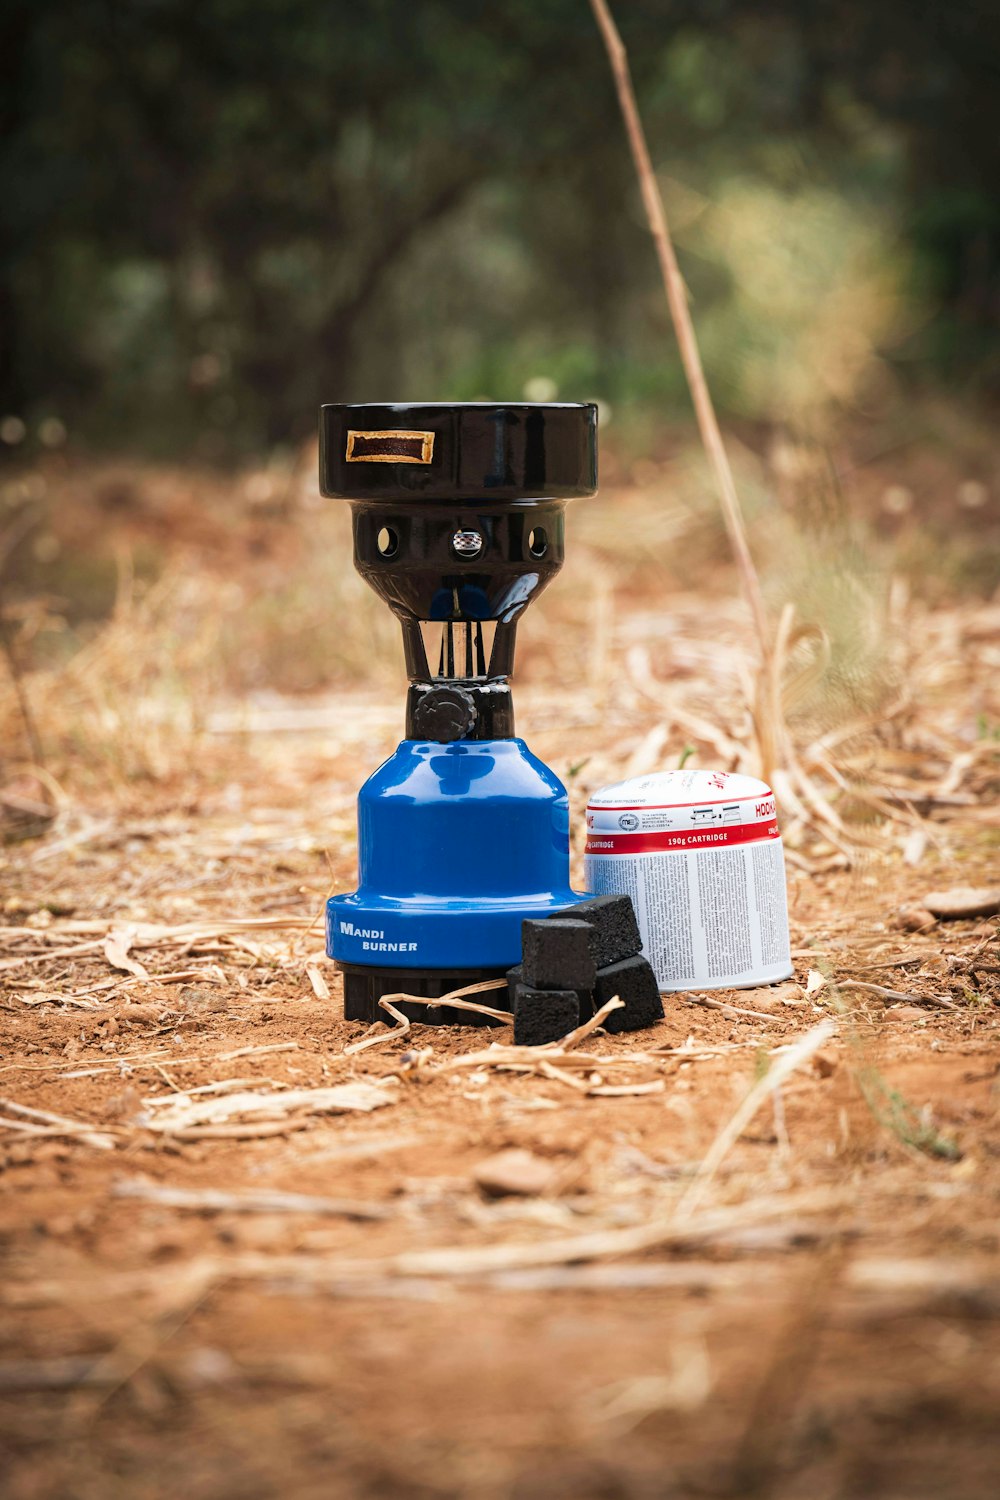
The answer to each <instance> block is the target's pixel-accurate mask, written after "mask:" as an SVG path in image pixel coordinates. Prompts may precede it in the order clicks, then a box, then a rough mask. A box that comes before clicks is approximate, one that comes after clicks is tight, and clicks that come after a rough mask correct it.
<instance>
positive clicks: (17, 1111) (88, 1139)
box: [0, 1099, 117, 1151]
mask: <svg viewBox="0 0 1000 1500" xmlns="http://www.w3.org/2000/svg"><path fill="white" fill-rule="evenodd" d="M0 1109H5V1110H7V1111H8V1112H9V1113H10V1114H12V1115H20V1116H22V1117H23V1118H24V1119H25V1120H31V1121H35V1122H37V1123H38V1124H40V1125H45V1126H56V1127H58V1128H60V1129H61V1130H62V1132H64V1133H68V1134H71V1135H73V1136H76V1137H77V1139H79V1140H81V1141H83V1143H84V1144H85V1145H87V1146H94V1147H95V1148H96V1149H97V1150H98V1151H113V1150H114V1149H115V1146H116V1144H117V1142H116V1141H115V1138H114V1136H112V1135H107V1134H105V1133H104V1132H103V1131H99V1130H94V1129H93V1128H92V1127H91V1126H90V1125H88V1124H87V1122H86V1121H84V1120H71V1119H69V1118H68V1117H67V1116H66V1115H54V1114H53V1113H52V1112H51V1111H50V1110H47V1109H32V1108H29V1106H28V1105H27V1104H18V1103H17V1102H16V1100H14V1099H0ZM0 1123H5V1124H7V1125H8V1127H9V1128H20V1127H19V1126H18V1125H17V1121H15V1120H11V1121H8V1122H0Z"/></svg>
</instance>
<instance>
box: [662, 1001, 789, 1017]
mask: <svg viewBox="0 0 1000 1500" xmlns="http://www.w3.org/2000/svg"><path fill="white" fill-rule="evenodd" d="M678 999H680V1000H684V1001H686V1002H687V1004H688V1005H707V1006H708V1008H709V1009H710V1010H721V1011H726V1012H728V1013H729V1014H730V1015H734V1016H749V1017H750V1019H751V1020H753V1021H773V1020H774V1019H775V1017H774V1016H773V1015H768V1014H767V1012H766V1011H763V1010H748V1009H747V1008H746V1006H744V1005H730V1003H729V1001H728V1000H712V999H710V998H709V996H708V995H679V996H678Z"/></svg>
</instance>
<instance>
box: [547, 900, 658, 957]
mask: <svg viewBox="0 0 1000 1500" xmlns="http://www.w3.org/2000/svg"><path fill="white" fill-rule="evenodd" d="M567 919H575V920H577V921H583V922H589V923H590V925H591V926H592V927H593V929H594V939H593V946H592V952H593V955H594V962H595V963H596V965H597V967H598V968H599V969H605V968H607V966H608V964H617V963H620V962H621V960H622V959H623V958H634V957H635V955H636V954H637V953H639V952H640V951H641V949H642V937H641V936H640V933H639V924H638V922H637V921H636V917H635V907H634V906H633V905H632V898H631V896H624V895H621V896H592V897H591V898H590V899H589V900H587V901H578V902H577V903H576V904H575V905H574V906H570V907H567V908H566V909H565V910H564V911H561V912H559V913H558V915H557V917H556V918H552V917H550V918H549V920H550V921H554V920H559V921H565V920H567Z"/></svg>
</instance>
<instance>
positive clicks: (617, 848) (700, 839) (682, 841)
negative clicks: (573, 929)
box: [585, 821, 778, 854]
mask: <svg viewBox="0 0 1000 1500" xmlns="http://www.w3.org/2000/svg"><path fill="white" fill-rule="evenodd" d="M777 837H778V825H777V823H776V822H774V821H772V822H770V823H751V824H749V826H747V827H731V828H684V829H680V830H678V831H677V832H676V833H598V832H597V831H596V830H591V832H590V833H588V835H587V848H586V851H585V852H586V853H587V854H663V853H665V852H666V851H667V850H670V849H714V848H721V847H723V846H724V845H726V844H752V843H756V842H757V840H758V839H776V838H777Z"/></svg>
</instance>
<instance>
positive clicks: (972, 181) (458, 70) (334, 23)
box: [0, 0, 1000, 461]
mask: <svg viewBox="0 0 1000 1500" xmlns="http://www.w3.org/2000/svg"><path fill="white" fill-rule="evenodd" d="M616 11H617V19H618V21H619V25H620V28H621V31H622V34H623V37H624V39H625V42H626V44H627V46H628V48H629V51H630V56H631V61H632V67H633V71H634V75H635V80H636V86H637V90H638V94H639V98H640V102H641V106H642V109H643V112H644V116H645V120H646V125H647V129H648V132H649V136H650V140H651V144H652V149H653V153H654V158H655V161H656V163H657V167H658V170H659V172H660V175H661V181H662V185H663V188H664V192H665V195H666V200H667V206H668V211H669V213H670V214H671V216H672V220H673V224H674V227H675V231H676V235H677V240H678V246H679V253H680V258H681V262H682V268H683V270H684V273H685V275H686V277H687V279H688V282H689V285H690V288H691V292H692V296H693V298H694V300H695V304H696V308H697V316H698V324H699V331H700V334H701V337H702V339H703V341H704V346H705V356H706V362H707V365H708V371H709V376H710V379H711V381H712V383H713V386H714V389H715V393H716V399H717V401H718V402H719V404H720V406H721V407H722V408H723V410H724V411H725V412H727V413H729V414H730V415H731V416H732V417H733V418H738V419H744V420H749V421H754V422H764V423H775V422H780V423H782V424H785V425H792V426H795V427H797V428H801V429H802V430H804V431H807V432H810V433H815V432H816V431H817V429H818V428H819V429H825V427H826V425H827V424H829V422H830V421H831V419H835V418H838V417H839V416H840V415H842V414H843V413H844V412H845V411H846V412H848V413H851V412H854V411H860V412H861V413H862V414H863V415H867V414H870V413H871V412H872V411H876V412H877V411H879V410H881V409H882V408H883V407H884V405H885V404H886V403H887V402H891V401H893V400H897V401H898V400H900V399H903V400H905V399H906V398H907V397H908V396H909V395H911V394H912V393H913V392H914V390H915V389H917V390H921V391H922V390H926V389H927V388H928V387H935V386H946V387H947V389H948V391H949V392H950V394H951V395H952V396H956V395H960V396H961V397H962V398H963V399H968V400H970V401H983V400H988V399H989V397H990V395H991V394H995V393H996V390H997V387H998V384H1000V340H998V316H1000V207H998V201H997V196H996V192H995V187H996V183H997V181H998V180H1000V89H998V82H1000V80H998V72H1000V10H998V9H997V8H996V7H995V6H992V5H990V4H988V3H987V0H958V3H954V4H950V5H944V4H941V3H940V0H938V3H934V0H909V3H907V4H905V5H904V4H902V3H899V0H883V3H882V4H881V5H878V6H873V5H871V4H870V0H833V3H830V0H772V3H761V0H619V4H618V5H617V7H616ZM0 69H2V85H0V116H2V123H3V131H2V134H3V146H2V154H0V180H2V192H0V414H3V415H6V416H8V417H10V418H13V419H14V421H13V423H11V422H8V424H7V440H8V443H9V441H10V439H11V437H16V436H17V435H18V433H19V431H20V429H19V428H18V426H17V423H18V422H20V423H22V424H23V425H24V428H25V433H26V434H31V433H35V434H37V433H38V431H39V428H41V430H42V439H43V441H45V440H46V436H47V438H48V440H49V441H50V442H52V443H57V442H58V441H59V440H60V435H61V430H62V429H64V430H66V431H68V432H69V433H71V434H73V435H74V436H75V438H76V439H77V440H79V441H83V442H85V443H87V444H89V445H92V446H102V445H103V446H112V447H117V448H122V447H128V448H131V449H133V450H136V449H139V450H144V451H146V452H147V453H155V454H160V455H166V454H171V455H174V456H176V454H177V452H178V445H182V447H183V450H184V451H185V452H186V453H188V454H190V455H192V456H194V457H197V458H201V459H204V460H208V461H220V460H223V461H225V460H230V459H233V458H239V457H245V456H246V455H248V454H253V453H260V452H263V451H272V450H273V448H274V446H275V445H276V444H285V443H289V442H294V441H297V440H299V439H302V438H304V437H305V436H307V435H308V434H309V433H310V432H311V431H312V429H313V426H314V420H315V408H316V406H317V404H318V403H319V401H320V400H337V399H391V398H396V399H408V398H411V399H412V398H425V399H426V398H427V397H428V396H429V395H432V396H434V397H436V398H439V399H452V398H454V399H461V398H475V397H481V396H488V397H490V398H498V399H515V398H522V397H524V396H525V395H527V396H528V397H529V398H530V397H535V398H541V399H546V398H549V397H551V396H553V395H555V394H556V393H558V394H560V395H563V396H565V397H567V398H581V397H588V398H594V397H596V398H599V399H600V400H602V401H603V402H604V403H605V404H606V407H610V408H612V409H613V410H614V411H615V412H616V414H618V415H624V413H625V412H626V411H627V412H628V413H629V415H630V418H631V419H633V420H634V421H636V422H638V423H640V424H641V422H642V420H643V413H644V412H649V411H652V410H655V411H656V412H658V413H660V414H662V413H663V412H664V411H668V412H669V410H670V409H671V408H676V409H677V410H678V411H680V410H683V409H685V407H686V398H685V394H684V390H683V384H682V377H681V373H680V367H679V363H678V360H677V358H676V353H675V350H674V347H673V339H672V335H671V333H670V329H669V325H668V323H667V320H666V312H665V308H664V305H663V298H662V293H661V290H660V287H659V284H658V281H657V273H656V267H655V263H654V258H653V255H652V253H651V247H650V244H649V241H648V236H647V233H646V230H645V227H644V223H643V221H642V217H641V212H640V207H639V202H638V196H637V192H636V188H635V185H634V180H633V174H632V169H631V164H630V161H629V159H628V156H627V150H626V145H625V140H624V135H623V131H622V128H621V123H620V120H619V116H618V112H617V106H616V102H615V99H614V95H613V91H612V86H611V81H610V77H609V74H608V69H607V63H606V59H605V57H604V54H603V51H602V48H601V46H600V42H599V39H598V36H597V33H596V30H595V27H594V23H593V19H592V16H591V13H590V9H589V6H588V5H587V4H586V0H495V3H491V4H489V5H462V4H456V3H455V0H410V3H403V0H369V3H366V4H365V5H355V6H352V5H335V6H330V5H324V4H321V3H319V0H254V3H252V4H248V3H246V0H125V3H123V0H117V3H116V0H72V3H71V0H6V3H5V5H4V6H3V8H2V15H0ZM45 423H48V426H47V427H45V426H44V425H43V424H45ZM636 441H637V442H640V443H641V434H640V436H639V437H637V438H636Z"/></svg>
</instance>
